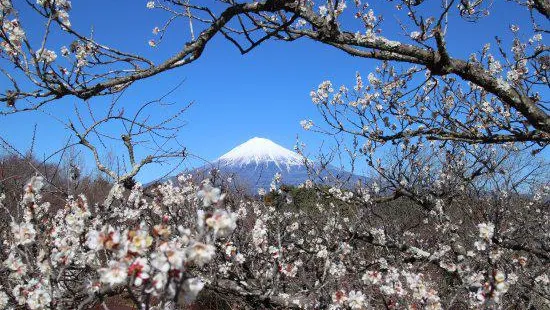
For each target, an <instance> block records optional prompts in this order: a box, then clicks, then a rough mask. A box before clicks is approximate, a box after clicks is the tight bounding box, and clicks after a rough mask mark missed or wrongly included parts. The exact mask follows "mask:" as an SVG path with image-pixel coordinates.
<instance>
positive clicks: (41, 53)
mask: <svg viewBox="0 0 550 310" xmlns="http://www.w3.org/2000/svg"><path fill="white" fill-rule="evenodd" d="M36 59H37V60H38V61H39V62H44V63H46V64H49V63H52V62H54V61H55V60H56V59H57V54H56V53H55V52H54V51H51V50H48V49H39V50H38V51H36Z"/></svg>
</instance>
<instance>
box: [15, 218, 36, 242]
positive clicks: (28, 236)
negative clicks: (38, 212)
mask: <svg viewBox="0 0 550 310" xmlns="http://www.w3.org/2000/svg"><path fill="white" fill-rule="evenodd" d="M10 226H11V233H12V234H13V238H14V239H15V241H16V243H17V244H21V245H26V244H30V243H33V242H34V239H35V237H36V230H35V229H34V226H33V225H32V224H31V223H21V224H17V223H15V222H12V223H11V224H10Z"/></svg>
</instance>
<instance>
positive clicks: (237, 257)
mask: <svg viewBox="0 0 550 310" xmlns="http://www.w3.org/2000/svg"><path fill="white" fill-rule="evenodd" d="M245 260H246V259H245V257H244V255H242V254H241V253H237V255H235V261H236V262H237V264H242V263H244V262H245Z"/></svg>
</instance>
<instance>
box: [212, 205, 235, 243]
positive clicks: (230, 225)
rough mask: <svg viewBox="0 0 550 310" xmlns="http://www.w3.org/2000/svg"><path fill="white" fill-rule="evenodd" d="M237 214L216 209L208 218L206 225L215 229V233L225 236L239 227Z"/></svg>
mask: <svg viewBox="0 0 550 310" xmlns="http://www.w3.org/2000/svg"><path fill="white" fill-rule="evenodd" d="M236 220H237V216H236V214H234V213H231V212H227V211H224V210H216V211H215V212H214V214H212V216H210V217H209V218H207V219H206V225H208V226H209V227H211V228H212V229H214V234H216V235H218V236H221V237H224V236H227V235H229V234H230V233H232V232H233V230H235V228H236V227H237V224H236Z"/></svg>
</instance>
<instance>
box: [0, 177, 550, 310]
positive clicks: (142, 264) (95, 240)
mask: <svg viewBox="0 0 550 310" xmlns="http://www.w3.org/2000/svg"><path fill="white" fill-rule="evenodd" d="M280 182H282V180H281V178H280V177H276V178H275V180H274V184H273V186H272V189H271V191H270V193H268V194H265V195H266V198H262V199H257V198H255V197H246V196H238V195H236V194H233V193H225V194H222V193H221V191H220V190H219V189H218V188H216V187H215V186H214V185H212V184H211V183H210V181H203V182H202V183H200V184H198V185H197V184H195V183H194V182H193V179H192V178H191V177H190V176H185V175H183V176H180V177H179V178H178V180H177V182H176V183H175V184H173V183H171V182H168V183H165V184H161V185H159V186H155V187H153V188H151V189H148V190H146V191H144V190H143V189H142V188H141V187H140V186H139V185H136V186H135V187H134V189H133V190H131V191H129V192H125V191H124V190H123V187H121V186H115V187H113V189H112V190H111V192H110V193H109V195H108V196H107V198H106V199H105V202H104V203H102V204H96V205H89V204H88V202H87V200H86V198H85V197H84V196H76V197H70V198H69V199H68V200H67V203H66V205H65V207H64V208H61V209H60V210H58V211H56V212H55V213H54V212H51V211H48V210H50V209H52V207H51V206H50V205H49V204H48V203H47V202H42V197H41V194H40V193H41V190H42V188H43V187H44V184H43V180H42V179H41V178H40V177H35V178H33V179H32V180H31V181H30V182H29V184H28V185H27V186H26V187H25V191H24V195H23V197H22V199H21V202H20V209H19V211H18V212H12V214H11V216H12V218H11V224H10V231H9V232H7V233H6V235H5V236H3V238H4V240H5V241H4V246H3V252H2V255H3V272H2V275H1V277H0V281H1V283H2V289H1V293H0V306H2V308H9V307H12V308H13V307H24V308H29V309H52V308H53V309H88V308H91V307H93V306H94V305H98V304H100V303H102V302H103V301H104V300H105V299H106V298H108V297H109V296H114V295H120V296H123V297H124V298H127V299H128V300H129V301H131V302H132V303H133V304H134V305H135V307H137V308H138V309H185V308H186V307H187V306H188V305H189V304H190V303H192V302H193V301H194V300H195V299H196V298H197V296H198V294H199V292H201V291H202V290H204V289H206V290H207V292H208V294H207V295H205V296H210V297H204V298H203V302H202V303H201V305H203V306H204V305H205V303H204V302H205V301H206V302H208V298H213V297H211V296H218V297H220V296H221V298H223V299H225V300H226V303H225V304H226V305H227V304H229V305H230V306H234V307H243V308H253V309H263V308H296V309H320V308H321V309H327V308H328V309H369V308H374V309H378V308H388V309H403V308H412V309H415V308H422V309H450V308H452V309H465V308H471V309H479V308H495V309H496V308H500V307H502V306H503V305H513V306H514V307H516V308H527V306H528V305H534V306H535V307H542V308H544V307H547V306H548V305H549V303H548V299H547V296H548V293H550V290H549V283H550V281H549V280H548V279H549V274H548V264H549V260H550V257H549V255H548V251H547V250H545V249H547V248H548V245H549V236H548V233H547V232H548V231H549V228H550V227H548V225H549V222H550V221H549V210H548V204H547V202H548V194H549V192H550V191H549V188H548V186H542V187H540V188H539V189H538V190H537V191H535V192H533V195H532V196H525V195H518V194H512V193H507V192H499V193H492V194H491V195H488V194H487V193H485V192H482V193H480V194H478V195H475V194H474V193H473V192H471V191H468V190H465V189H464V190H459V189H457V190H456V191H455V194H454V196H453V199H452V200H451V199H443V198H444V197H443V198H437V199H435V204H434V206H433V208H432V209H430V210H428V209H426V208H424V207H422V206H421V205H420V204H419V202H418V201H414V200H412V199H410V198H401V199H397V200H393V201H389V202H380V201H378V200H377V197H378V196H379V195H380V193H379V192H377V187H378V186H379V185H376V184H371V185H368V186H363V187H360V188H357V189H354V190H353V191H352V190H350V189H345V188H336V187H332V188H331V187H326V186H316V185H315V184H314V183H313V182H310V181H307V182H305V183H304V184H303V185H301V186H300V187H299V188H289V187H282V186H280ZM226 194H227V196H226ZM267 196H269V198H268V199H267ZM426 199H428V198H426ZM237 224H238V225H237ZM218 297H216V298H218ZM205 299H206V300H205Z"/></svg>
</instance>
